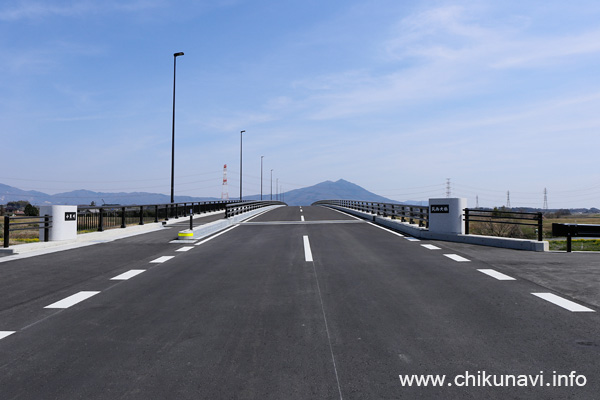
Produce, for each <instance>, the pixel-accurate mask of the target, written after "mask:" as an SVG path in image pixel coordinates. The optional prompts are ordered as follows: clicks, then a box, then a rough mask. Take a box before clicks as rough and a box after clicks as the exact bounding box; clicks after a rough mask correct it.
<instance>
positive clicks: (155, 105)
mask: <svg viewBox="0 0 600 400" xmlns="http://www.w3.org/2000/svg"><path fill="white" fill-rule="evenodd" d="M598 21H600V2H598V1H586V0H582V1H578V2H576V3H573V2H571V3H566V2H564V1H552V0H550V1H501V2H499V1H462V2H461V1H410V2H409V1H387V0H380V1H379V0H374V1H353V0H348V1H330V2H323V1H313V0H303V1H285V0H284V1H281V0H280V1H261V0H253V1H250V0H248V1H244V0H221V1H219V0H215V1H191V0H190V1H168V0H132V1H126V0H123V1H116V0H115V1H112V0H106V1H53V0H47V1H29V0H23V1H14V0H8V1H3V2H2V5H0V74H1V76H2V79H0V129H1V132H2V133H1V135H2V138H1V140H2V149H3V150H2V155H1V156H0V158H1V160H2V161H1V163H0V182H1V183H5V184H8V185H11V186H16V187H19V188H22V189H34V190H40V191H43V192H47V193H59V192H65V191H69V190H74V189H89V190H95V191H108V192H110V191H148V192H159V193H166V194H168V193H169V191H170V166H171V119H172V90H173V86H172V85H173V53H175V52H179V51H183V52H185V56H183V57H179V58H178V59H177V98H176V167H175V174H176V179H175V186H176V190H175V191H176V194H179V195H191V196H214V197H220V195H221V181H222V174H223V170H222V168H223V164H225V163H226V164H227V165H228V178H229V194H230V196H231V197H236V196H239V139H240V138H239V132H240V131H241V130H245V131H246V133H245V134H244V165H243V169H244V178H243V182H244V194H255V193H259V192H260V156H261V155H264V156H265V158H264V192H265V193H268V192H269V190H270V188H269V184H270V181H269V179H270V170H271V169H273V170H274V171H273V177H274V180H275V179H279V181H280V183H281V184H282V187H283V190H292V189H296V188H300V187H304V186H310V185H313V184H316V183H319V182H321V181H324V180H337V179H340V178H343V179H346V180H348V181H351V182H353V183H356V184H358V185H360V186H363V187H364V188H366V189H367V190H370V191H373V192H376V193H377V194H380V195H383V196H386V197H389V198H392V199H395V200H400V201H404V200H408V199H413V200H422V199H427V198H429V197H444V196H445V194H446V179H447V178H450V179H451V181H450V182H451V190H452V195H453V196H461V197H467V198H468V201H469V206H475V202H476V196H478V198H479V205H481V206H501V205H504V204H505V203H506V197H507V196H506V194H507V191H510V200H511V205H512V206H513V207H515V206H532V207H541V206H542V204H543V191H544V188H547V190H548V204H549V206H550V208H559V207H600V167H599V163H598V158H599V157H600V136H599V133H598V132H599V130H600V112H599V110H600V24H599V23H598Z"/></svg>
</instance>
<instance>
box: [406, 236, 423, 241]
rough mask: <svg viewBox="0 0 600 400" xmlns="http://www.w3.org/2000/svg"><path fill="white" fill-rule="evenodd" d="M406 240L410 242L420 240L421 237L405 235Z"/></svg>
mask: <svg viewBox="0 0 600 400" xmlns="http://www.w3.org/2000/svg"><path fill="white" fill-rule="evenodd" d="M405 239H406V240H408V241H409V242H420V240H419V239H417V238H414V237H405Z"/></svg>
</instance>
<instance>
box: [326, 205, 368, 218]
mask: <svg viewBox="0 0 600 400" xmlns="http://www.w3.org/2000/svg"><path fill="white" fill-rule="evenodd" d="M327 208H329V207H327ZM329 209H330V210H333V211H337V212H339V213H340V214H344V215H345V216H347V217H352V218H354V219H357V220H359V221H364V220H363V219H362V218H358V217H355V216H354V215H352V214H348V213H345V212H343V211H340V210H336V209H335V208H329Z"/></svg>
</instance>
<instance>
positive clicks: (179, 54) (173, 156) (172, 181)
mask: <svg viewBox="0 0 600 400" xmlns="http://www.w3.org/2000/svg"><path fill="white" fill-rule="evenodd" d="M182 55H183V52H179V53H175V54H173V130H172V141H171V203H175V74H176V72H177V57H179V56H182Z"/></svg>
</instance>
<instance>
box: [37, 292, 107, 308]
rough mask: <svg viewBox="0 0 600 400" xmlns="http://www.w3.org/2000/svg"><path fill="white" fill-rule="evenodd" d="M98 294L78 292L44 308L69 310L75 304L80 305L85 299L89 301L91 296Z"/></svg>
mask: <svg viewBox="0 0 600 400" xmlns="http://www.w3.org/2000/svg"><path fill="white" fill-rule="evenodd" d="M98 293H100V292H89V291H87V292H86V291H83V292H79V293H75V294H74V295H72V296H69V297H66V298H64V299H62V300H60V301H57V302H56V303H52V304H50V305H49V306H46V307H44V308H69V307H71V306H73V305H75V304H77V303H80V302H82V301H84V300H86V299H89V298H90V297H92V296H95V295H97V294H98Z"/></svg>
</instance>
